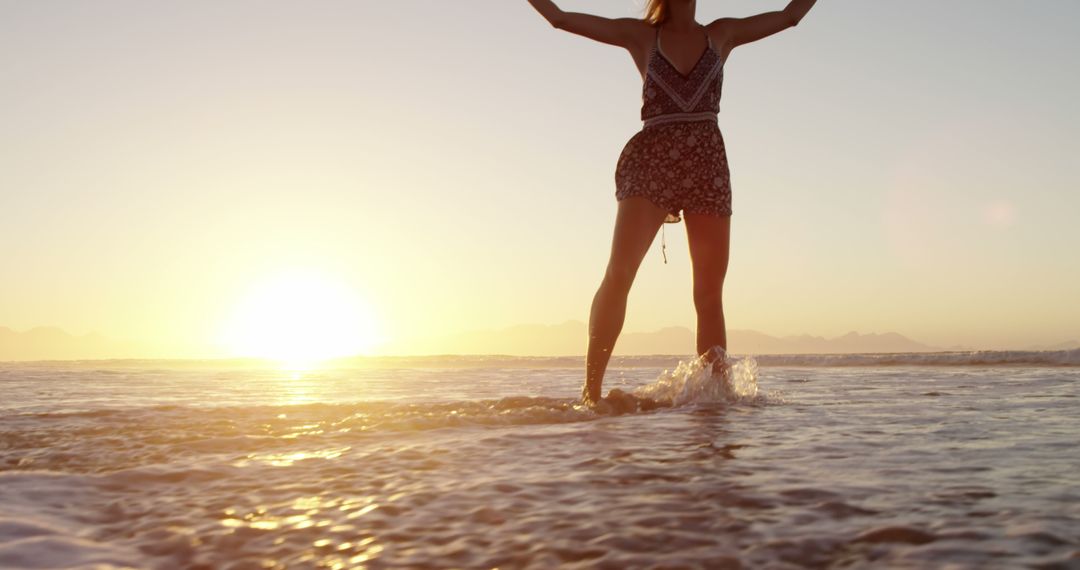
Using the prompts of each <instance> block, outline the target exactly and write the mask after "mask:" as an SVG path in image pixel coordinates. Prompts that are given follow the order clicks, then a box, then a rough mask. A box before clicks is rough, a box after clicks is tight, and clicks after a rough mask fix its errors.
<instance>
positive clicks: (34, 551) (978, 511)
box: [0, 350, 1080, 570]
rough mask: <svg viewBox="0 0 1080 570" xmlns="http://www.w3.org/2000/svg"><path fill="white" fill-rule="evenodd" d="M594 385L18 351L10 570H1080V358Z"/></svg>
mask: <svg viewBox="0 0 1080 570" xmlns="http://www.w3.org/2000/svg"><path fill="white" fill-rule="evenodd" d="M582 370H583V362H582V359H581V358H539V357H538V358H517V357H499V356H492V357H425V358H396V359H394V358H384V359H370V360H360V361H350V363H349V365H347V366H346V365H341V366H335V367H328V368H325V369H317V370H310V371H302V370H292V371H290V370H280V369H275V368H273V367H267V366H255V365H237V364H236V363H220V362H214V361H84V362H35V363H0V567H2V568H128V567H133V568H152V569H173V568H205V569H218V568H222V569H237V570H239V569H248V568H251V569H273V568H361V567H367V568H557V567H564V568H619V569H622V568H866V567H874V568H879V567H880V568H919V569H923V568H1080V446H1078V445H1077V439H1078V436H1080V409H1078V408H1080V405H1078V404H1080V401H1078V399H1077V398H1078V396H1080V351H1075V350H1074V351H1060V352H981V353H941V354H888V355H794V356H767V357H759V358H758V359H757V360H754V359H751V358H738V359H734V358H733V359H731V360H730V361H729V367H726V368H722V369H718V370H714V371H709V370H708V369H703V368H702V367H701V366H700V364H699V363H696V362H694V361H687V362H680V360H679V358H678V357H666V356H650V357H622V358H620V357H616V358H614V359H613V360H612V364H611V367H610V369H609V372H608V376H607V379H606V381H605V386H604V391H605V393H606V392H607V391H608V390H609V389H612V388H618V389H619V390H621V391H623V392H626V393H630V394H637V395H638V396H648V397H651V398H655V399H658V400H666V401H671V403H672V404H673V405H672V406H670V407H661V408H658V409H649V410H647V411H637V410H629V409H619V410H615V412H616V413H607V414H598V413H596V412H594V411H592V410H589V409H586V408H583V407H581V406H578V405H576V397H577V396H578V394H579V393H580V389H581V381H582ZM617 412H626V413H617Z"/></svg>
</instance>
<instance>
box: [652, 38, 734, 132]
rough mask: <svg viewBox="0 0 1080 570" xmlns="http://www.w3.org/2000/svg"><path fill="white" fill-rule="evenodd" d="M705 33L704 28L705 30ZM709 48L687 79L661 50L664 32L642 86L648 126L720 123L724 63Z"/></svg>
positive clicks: (709, 40) (709, 39) (714, 51)
mask: <svg viewBox="0 0 1080 570" xmlns="http://www.w3.org/2000/svg"><path fill="white" fill-rule="evenodd" d="M702 28H703V29H704V26H703V27H702ZM705 39H706V40H707V41H708V45H707V46H706V47H705V51H703V52H702V53H701V56H700V57H699V58H698V61H697V63H696V64H694V67H693V69H691V70H690V73H689V74H688V75H683V74H682V72H680V71H679V70H678V69H676V68H675V65H674V64H672V63H671V60H669V59H668V58H667V56H665V55H664V53H663V52H662V51H661V49H660V28H659V27H657V29H656V42H655V43H654V44H653V49H652V51H651V52H650V53H649V61H648V64H647V67H646V69H647V73H646V74H645V84H644V85H643V86H642V97H641V98H642V101H643V104H642V106H641V120H642V121H645V126H646V127H648V126H652V125H655V124H660V123H670V122H686V121H702V120H712V121H715V120H716V115H717V114H718V113H719V112H720V92H721V89H722V88H723V85H724V60H722V59H720V54H718V53H717V52H716V50H714V49H713V46H712V39H711V38H710V37H709V34H708V32H706V33H705Z"/></svg>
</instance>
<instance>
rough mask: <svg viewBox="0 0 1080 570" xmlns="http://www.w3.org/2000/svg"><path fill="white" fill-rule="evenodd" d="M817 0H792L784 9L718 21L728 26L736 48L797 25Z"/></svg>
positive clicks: (733, 45)
mask: <svg viewBox="0 0 1080 570" xmlns="http://www.w3.org/2000/svg"><path fill="white" fill-rule="evenodd" d="M816 1H817V0H791V2H789V3H788V5H787V7H785V8H784V9H783V10H777V11H775V12H765V13H764V14H758V15H756V16H750V17H749V18H722V19H720V20H717V21H716V23H717V24H720V25H722V26H723V27H725V28H727V30H728V32H729V37H730V38H731V42H732V46H731V47H733V48H734V47H736V46H740V45H742V44H748V43H750V42H756V41H758V40H760V39H762V38H766V37H769V36H771V35H773V34H775V33H777V32H782V31H784V30H786V29H788V28H790V27H793V26H797V25H798V24H799V22H800V21H801V20H802V19H803V16H806V13H807V12H809V11H810V8H813V7H814V3H815V2H816Z"/></svg>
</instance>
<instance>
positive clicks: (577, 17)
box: [529, 0, 652, 49]
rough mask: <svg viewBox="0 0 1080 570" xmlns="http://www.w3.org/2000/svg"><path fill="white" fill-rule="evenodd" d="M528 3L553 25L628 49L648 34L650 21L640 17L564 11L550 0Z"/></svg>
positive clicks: (537, 0)
mask: <svg viewBox="0 0 1080 570" xmlns="http://www.w3.org/2000/svg"><path fill="white" fill-rule="evenodd" d="M529 4H532V6H533V8H536V11H537V12H540V15H541V16H543V17H544V19H546V20H547V21H548V23H550V24H551V25H552V26H554V27H555V28H557V29H560V30H565V31H567V32H570V33H572V34H577V35H579V36H585V37H586V38H589V39H592V40H596V41H598V42H603V43H605V44H611V45H613V46H620V47H624V48H627V49H631V48H632V47H633V46H634V45H635V44H637V43H639V42H641V41H642V39H643V38H648V37H651V36H650V35H649V34H651V33H652V32H650V31H649V25H648V24H646V23H645V22H644V21H643V20H637V19H634V18H614V19H612V18H602V17H600V16H594V15H592V14H580V13H577V12H563V11H562V9H561V8H559V7H558V6H556V5H555V3H554V2H552V1H551V0H529Z"/></svg>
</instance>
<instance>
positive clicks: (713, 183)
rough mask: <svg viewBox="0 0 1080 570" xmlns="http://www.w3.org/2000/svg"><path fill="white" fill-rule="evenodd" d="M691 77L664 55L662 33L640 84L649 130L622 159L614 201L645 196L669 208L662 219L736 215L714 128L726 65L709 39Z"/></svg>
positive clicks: (721, 144) (721, 145)
mask: <svg viewBox="0 0 1080 570" xmlns="http://www.w3.org/2000/svg"><path fill="white" fill-rule="evenodd" d="M706 39H708V46H707V47H706V48H705V51H704V52H702V54H701V57H700V58H698V61H697V63H696V64H695V65H694V68H693V69H692V70H691V71H690V73H689V75H683V74H682V73H681V72H680V71H679V70H677V69H675V66H674V65H673V64H672V63H671V61H669V60H668V59H667V57H666V56H664V54H663V53H662V52H661V51H660V30H659V28H657V32H656V42H655V43H654V44H653V49H652V51H651V52H650V53H649V60H648V64H647V66H646V69H647V73H646V76H645V83H644V85H643V87H642V101H643V105H642V107H641V119H642V120H643V121H644V126H643V127H642V129H641V131H640V132H638V133H637V134H635V135H634V136H633V137H632V138H631V139H630V140H629V141H628V142H627V143H626V146H625V147H624V148H623V151H622V154H621V155H619V163H618V166H617V167H616V169H615V198H616V199H617V200H622V199H624V198H628V197H630V196H644V197H646V198H648V199H649V200H651V201H652V202H653V203H654V204H656V205H658V206H660V207H661V208H663V209H665V210H667V212H668V215H667V218H666V219H665V220H664V221H665V222H678V221H681V219H682V218H681V217H680V215H679V212H680V210H681V211H683V212H685V213H689V214H712V215H716V216H730V215H731V176H730V174H729V172H728V161H727V153H726V151H725V150H724V138H723V136H721V134H720V127H719V126H718V125H717V114H719V112H720V91H721V88H722V86H723V83H724V60H722V59H720V54H718V53H717V52H716V50H714V49H713V46H712V40H711V39H710V38H708V34H707V33H706Z"/></svg>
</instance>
